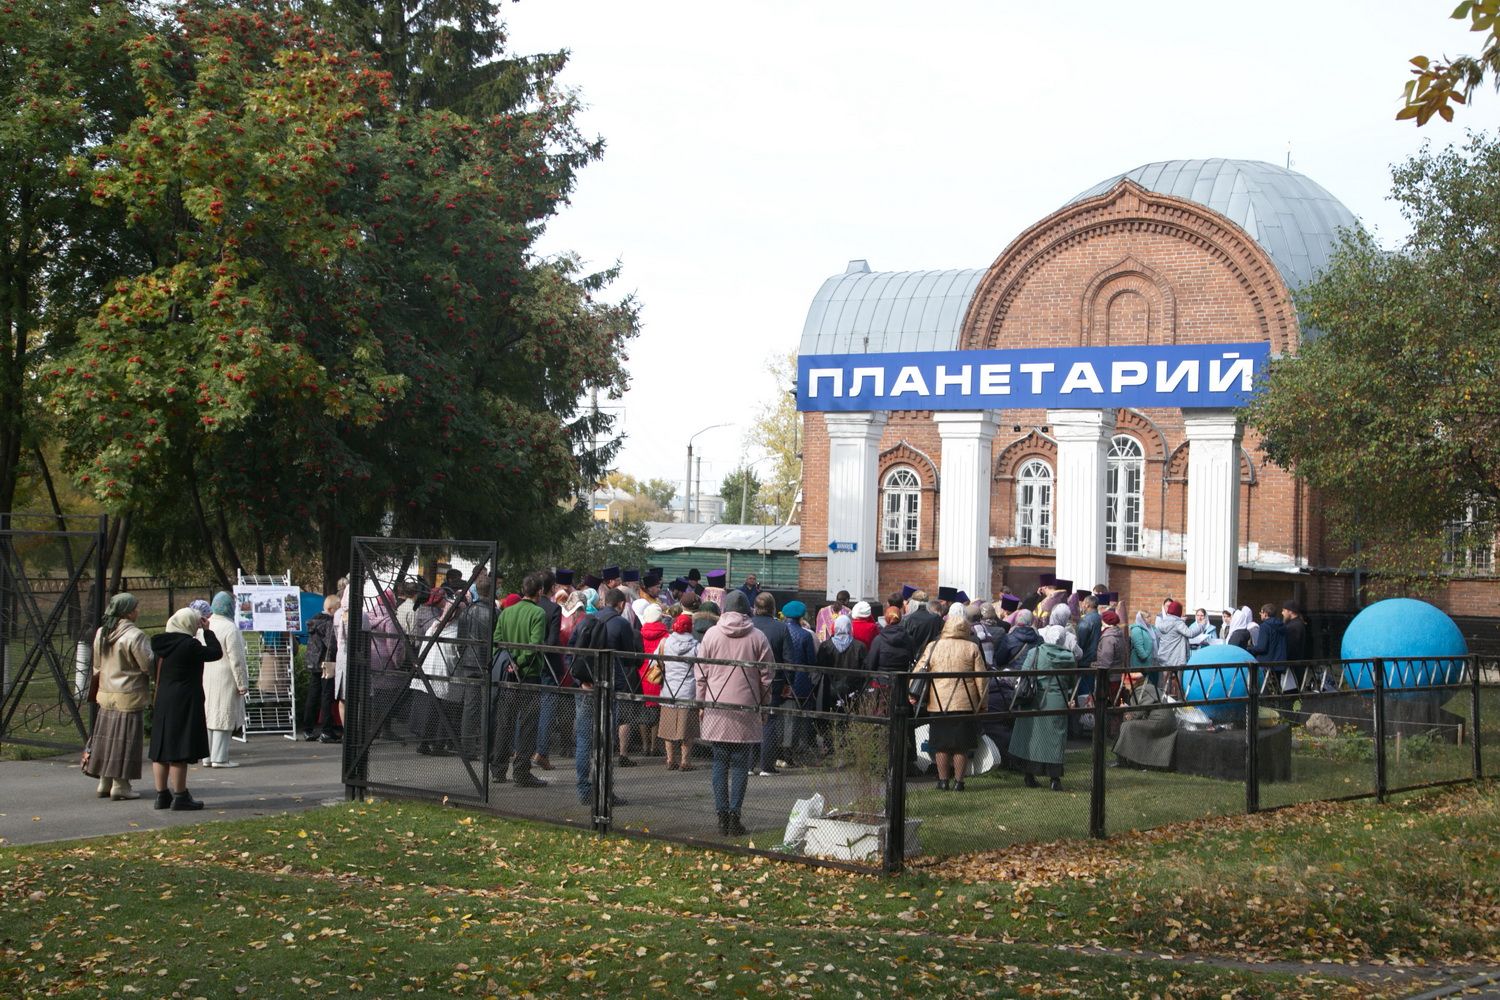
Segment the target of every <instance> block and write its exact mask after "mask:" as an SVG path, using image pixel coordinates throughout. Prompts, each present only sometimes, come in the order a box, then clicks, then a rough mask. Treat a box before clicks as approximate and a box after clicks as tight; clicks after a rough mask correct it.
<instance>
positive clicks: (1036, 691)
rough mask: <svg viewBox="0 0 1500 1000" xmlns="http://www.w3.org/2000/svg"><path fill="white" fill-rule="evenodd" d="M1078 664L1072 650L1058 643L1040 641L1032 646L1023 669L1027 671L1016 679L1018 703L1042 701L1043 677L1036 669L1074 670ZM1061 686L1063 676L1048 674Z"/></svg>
mask: <svg viewBox="0 0 1500 1000" xmlns="http://www.w3.org/2000/svg"><path fill="white" fill-rule="evenodd" d="M1077 666H1078V661H1076V660H1075V659H1074V658H1073V653H1072V651H1071V650H1069V649H1066V648H1064V647H1062V646H1059V645H1057V644H1056V643H1051V642H1039V643H1037V644H1036V645H1034V646H1032V647H1031V652H1029V653H1027V654H1026V662H1025V664H1023V666H1022V669H1023V670H1025V671H1026V673H1024V674H1022V675H1021V676H1020V677H1019V678H1017V679H1016V701H1017V703H1024V704H1028V705H1029V704H1031V703H1032V702H1036V701H1040V700H1041V697H1042V680H1043V678H1042V677H1038V676H1037V675H1036V673H1035V672H1036V671H1047V670H1072V669H1073V668H1075V667H1077ZM1048 676H1050V677H1051V678H1052V679H1054V680H1056V681H1057V682H1058V685H1059V686H1061V684H1062V678H1060V677H1058V676H1057V675H1056V674H1051V675H1048Z"/></svg>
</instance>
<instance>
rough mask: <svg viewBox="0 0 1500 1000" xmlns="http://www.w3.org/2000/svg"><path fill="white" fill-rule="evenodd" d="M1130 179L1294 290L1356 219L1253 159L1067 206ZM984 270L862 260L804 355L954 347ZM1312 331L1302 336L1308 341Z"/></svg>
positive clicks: (816, 306)
mask: <svg viewBox="0 0 1500 1000" xmlns="http://www.w3.org/2000/svg"><path fill="white" fill-rule="evenodd" d="M1126 178H1128V179H1130V180H1131V181H1134V182H1135V183H1136V184H1139V185H1140V186H1141V187H1143V188H1145V189H1146V190H1148V191H1154V192H1156V193H1158V194H1165V195H1171V196H1173V197H1176V198H1184V199H1186V200H1188V201H1194V202H1197V203H1198V204H1200V205H1203V206H1205V207H1207V208H1210V209H1212V210H1213V211H1215V212H1217V213H1219V214H1220V215H1222V216H1224V217H1225V218H1227V219H1229V220H1230V221H1232V222H1234V223H1235V224H1236V225H1238V226H1239V227H1240V228H1241V229H1243V230H1245V232H1246V233H1248V234H1249V236H1250V238H1251V239H1253V240H1255V242H1256V243H1258V244H1259V245H1260V246H1261V247H1262V248H1263V249H1264V250H1265V251H1266V253H1267V254H1268V255H1269V256H1270V257H1271V260H1272V262H1274V263H1275V265H1276V268H1277V270H1278V271H1280V272H1281V277H1282V280H1284V281H1285V282H1286V283H1287V286H1288V287H1289V288H1291V289H1294V290H1295V289H1297V288H1300V287H1301V286H1302V285H1305V284H1307V283H1308V282H1309V281H1311V280H1312V279H1313V278H1314V277H1316V276H1317V274H1318V272H1319V271H1321V270H1322V269H1323V268H1325V267H1327V265H1328V259H1329V257H1330V256H1331V255H1332V253H1333V250H1334V247H1335V246H1337V244H1338V231H1339V229H1341V228H1344V227H1353V226H1357V225H1359V220H1357V219H1356V218H1355V217H1354V213H1352V212H1350V211H1349V210H1348V209H1347V208H1345V207H1344V205H1343V203H1341V202H1340V201H1339V200H1338V199H1337V198H1335V197H1333V195H1331V194H1329V193H1328V192H1327V191H1325V190H1324V189H1323V188H1322V187H1321V186H1320V185H1318V184H1317V183H1316V182H1315V181H1313V180H1311V179H1310V178H1308V177H1305V176H1303V175H1302V174H1299V173H1297V172H1295V171H1292V170H1287V169H1285V168H1283V167H1278V166H1276V165H1275V164H1272V163H1263V162H1261V161H1259V160H1221V159H1220V160H1164V161H1162V162H1159V163H1147V164H1143V165H1142V166H1139V167H1136V168H1135V169H1134V170H1129V171H1126V172H1125V173H1123V174H1116V175H1115V176H1113V177H1110V178H1108V179H1107V180H1102V181H1100V182H1099V183H1098V184H1095V185H1094V186H1093V187H1091V188H1089V189H1088V190H1086V191H1083V192H1081V193H1079V194H1077V195H1075V196H1074V197H1073V198H1071V199H1069V201H1068V202H1067V204H1069V205H1072V204H1074V203H1076V202H1079V201H1082V200H1084V199H1086V198H1093V197H1097V196H1098V195H1102V194H1105V193H1107V192H1108V191H1110V190H1111V189H1112V188H1114V186H1115V185H1116V184H1118V183H1120V181H1121V180H1124V179H1126ZM986 270H987V269H986V268H968V269H962V270H949V271H871V270H870V265H869V264H868V263H866V262H865V261H863V260H853V261H850V262H849V267H848V269H847V270H846V271H845V272H844V273H843V274H838V275H835V276H833V277H831V278H829V279H828V280H827V281H825V282H823V287H822V288H820V289H818V293H817V295H815V296H813V301H812V306H811V308H809V309H808V311H807V322H806V323H805V324H803V327H802V342H801V344H800V346H799V348H798V351H799V353H801V354H875V353H883V352H888V351H952V350H957V348H958V338H959V328H960V327H961V326H962V325H963V320H964V314H965V313H966V312H967V311H968V308H969V300H970V299H972V298H973V297H974V290H975V289H976V288H977V287H978V286H979V282H980V279H982V278H983V277H984V275H985V272H986ZM1313 333H1314V331H1311V330H1304V331H1303V334H1304V336H1307V335H1310V334H1313Z"/></svg>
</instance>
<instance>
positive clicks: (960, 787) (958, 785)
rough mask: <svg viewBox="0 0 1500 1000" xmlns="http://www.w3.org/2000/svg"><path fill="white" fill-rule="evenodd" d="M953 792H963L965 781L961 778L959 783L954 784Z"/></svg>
mask: <svg viewBox="0 0 1500 1000" xmlns="http://www.w3.org/2000/svg"><path fill="white" fill-rule="evenodd" d="M953 790H954V791H955V792H961V791H963V790H964V783H963V779H962V778H960V779H959V780H958V781H955V782H954V783H953Z"/></svg>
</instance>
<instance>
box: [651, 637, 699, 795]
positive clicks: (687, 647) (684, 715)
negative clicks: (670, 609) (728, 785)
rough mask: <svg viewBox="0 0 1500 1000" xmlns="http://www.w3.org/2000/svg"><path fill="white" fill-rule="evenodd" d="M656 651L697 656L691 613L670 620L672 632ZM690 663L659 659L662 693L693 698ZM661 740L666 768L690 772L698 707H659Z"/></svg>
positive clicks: (663, 653)
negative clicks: (664, 746) (665, 754)
mask: <svg viewBox="0 0 1500 1000" xmlns="http://www.w3.org/2000/svg"><path fill="white" fill-rule="evenodd" d="M657 652H659V653H661V654H662V655H663V656H697V655H698V640H697V638H696V637H694V635H693V616H692V615H690V614H687V613H686V612H684V613H683V614H680V615H678V616H677V617H676V618H674V619H672V632H671V634H670V635H668V636H667V637H666V638H665V639H663V640H662V643H661V645H660V646H659V647H658V648H657ZM693 673H694V671H693V664H692V663H690V662H688V661H686V660H665V661H663V662H662V682H661V693H662V695H663V696H664V697H666V698H670V699H677V700H679V701H692V700H693V699H694V698H695V697H697V695H696V690H697V687H696V685H695V684H694V683H693V679H694V678H693ZM660 735H661V740H662V742H663V743H665V744H666V745H667V770H669V771H691V770H693V767H692V765H691V764H690V763H688V761H689V758H691V756H692V753H693V741H694V740H696V739H697V738H698V708H697V706H695V705H682V704H675V703H672V702H668V703H666V704H663V705H662V706H661V732H660Z"/></svg>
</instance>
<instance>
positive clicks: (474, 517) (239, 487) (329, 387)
mask: <svg viewBox="0 0 1500 1000" xmlns="http://www.w3.org/2000/svg"><path fill="white" fill-rule="evenodd" d="M482 6H487V5H482ZM321 12H322V10H321V8H318V7H313V6H307V7H306V8H305V9H300V10H299V9H296V8H291V9H289V8H282V7H275V6H272V5H269V4H267V5H260V4H247V5H244V6H242V7H238V8H225V7H222V6H218V5H213V4H200V3H196V2H195V3H186V4H183V5H180V6H178V7H177V8H175V9H174V10H172V11H171V17H170V20H169V21H167V22H165V23H162V24H158V25H144V26H143V30H141V31H140V32H139V34H137V35H136V36H134V37H132V38H131V39H130V40H129V41H128V43H126V50H127V53H128V59H129V65H130V68H131V72H132V74H133V78H134V83H135V86H136V87H137V88H138V90H139V95H140V112H139V114H138V115H137V116H136V117H135V118H134V119H133V120H132V121H130V122H129V123H128V125H127V126H126V127H124V128H122V129H121V130H120V131H119V133H118V134H116V135H113V136H111V137H109V138H107V139H105V140H104V141H102V142H100V143H99V144H98V145H97V147H96V148H95V149H94V150H93V151H92V156H91V157H90V158H89V159H88V160H86V161H80V163H79V164H78V170H79V171H80V172H81V174H82V175H84V176H85V177H86V183H87V185H88V186H89V191H90V195H91V197H92V199H93V200H94V202H95V203H96V204H97V205H99V206H100V207H101V208H104V207H118V208H120V209H122V210H123V211H124V213H125V216H126V218H127V220H128V223H129V225H130V226H131V227H132V229H133V230H134V231H136V232H137V233H142V234H145V235H146V237H147V239H148V241H149V243H150V246H151V247H152V254H151V256H152V266H150V267H149V268H143V269H141V270H139V271H138V272H137V273H129V274H122V275H120V276H119V277H118V279H117V280H115V281H114V282H113V283H112V286H111V294H109V295H108V297H107V298H106V299H105V300H104V302H103V303H102V307H101V308H100V309H99V311H98V314H97V316H94V317H92V318H91V319H89V320H87V321H85V322H84V323H83V325H82V326H81V328H80V336H79V339H78V343H77V346H76V348H75V349H74V350H72V351H71V352H70V353H69V354H68V355H67V356H66V357H63V358H61V359H59V361H58V362H57V363H56V364H55V365H53V366H51V367H50V368H48V370H46V371H45V372H44V373H43V376H44V378H43V385H45V387H46V403H47V405H48V406H49V407H50V408H51V410H52V411H53V413H54V414H55V415H56V416H57V418H58V419H59V421H60V427H61V430H62V433H63V435H64V438H65V441H66V446H67V450H66V455H67V458H68V461H69V464H70V467H71V468H72V469H73V471H74V472H75V474H76V477H77V479H78V481H79V482H80V483H82V484H85V485H86V486H87V487H88V488H89V489H90V490H91V491H92V493H93V495H94V496H96V497H97V498H98V499H99V500H101V501H102V502H104V503H105V504H106V505H108V506H109V507H110V508H111V509H114V510H117V511H127V510H128V511H131V512H133V513H134V515H135V517H136V519H137V523H139V524H143V525H144V527H143V528H142V529H141V533H140V534H139V535H138V536H137V537H138V538H140V539H142V540H143V541H144V543H145V544H146V546H147V547H148V549H149V550H151V551H154V552H155V553H156V554H157V555H158V556H159V557H160V558H162V559H169V558H171V557H173V556H187V555H190V554H191V552H192V550H193V549H195V548H198V549H200V551H201V550H206V551H207V553H208V554H209V555H211V556H213V557H214V558H215V562H216V565H217V566H218V567H219V568H220V570H221V572H222V571H223V570H224V569H227V567H228V566H230V565H231V564H234V563H238V564H241V565H246V564H248V562H249V560H246V559H241V558H240V555H239V549H240V548H241V547H245V546H249V547H253V549H254V550H255V552H256V554H257V555H256V561H257V562H263V561H264V560H265V559H266V558H267V555H266V553H267V552H268V551H269V553H270V555H271V558H275V557H276V556H278V555H281V556H285V555H287V554H290V553H295V552H298V551H308V550H311V551H313V552H314V553H315V554H319V555H322V556H323V557H324V562H325V564H329V565H331V564H333V563H336V562H339V561H340V560H341V556H342V555H343V554H344V553H346V552H347V539H348V536H349V535H350V534H352V533H370V534H373V533H378V532H379V531H381V530H382V529H387V530H395V531H398V532H403V533H411V534H433V533H439V532H450V533H457V534H468V535H478V536H480V537H499V538H501V539H502V541H505V542H507V543H509V544H511V545H512V546H515V547H519V548H524V547H525V546H526V545H527V544H534V535H535V530H534V529H535V527H536V526H537V525H538V524H547V523H551V522H555V521H556V520H557V519H558V518H559V517H561V516H562V515H561V514H560V512H559V507H558V501H559V500H560V499H563V498H566V497H567V496H568V495H570V494H571V493H573V492H574V491H576V489H577V488H578V487H579V485H580V483H581V482H583V481H584V480H585V479H587V478H589V477H591V476H592V475H593V474H594V471H595V468H596V467H597V465H598V463H599V462H600V461H601V460H602V458H603V457H604V455H603V454H602V453H600V454H591V453H590V449H589V445H590V442H591V441H592V440H593V439H594V438H595V437H596V436H597V435H598V432H599V431H600V430H601V429H602V426H601V423H600V421H599V420H598V418H597V417H595V416H593V415H591V414H590V412H589V411H588V410H586V409H583V408H581V407H580V403H581V401H582V400H583V399H584V398H586V396H587V395H588V394H590V393H591V392H592V391H594V390H597V391H599V392H601V393H603V394H605V395H606V396H608V395H610V394H615V393H618V392H619V391H620V390H621V389H622V388H623V383H624V373H623V369H622V367H621V362H622V360H623V359H622V354H621V347H622V344H623V343H624V341H625V340H626V339H627V338H628V337H629V336H630V335H631V334H632V333H633V330H634V323H635V318H634V309H633V306H632V305H631V304H630V303H629V302H628V301H626V302H625V303H623V304H618V305H608V304H601V303H599V302H596V301H595V295H596V294H597V293H599V292H600V291H601V290H602V289H603V287H604V286H605V285H606V283H607V282H608V280H609V279H610V278H611V277H612V274H611V273H605V274H599V275H587V274H584V273H582V272H581V270H580V267H579V265H578V263H577V262H576V261H574V260H572V259H570V258H566V257H564V258H560V259H544V258H541V257H540V256H539V255H538V254H537V253H536V252H535V249H534V243H535V241H536V238H537V236H538V235H539V234H540V232H541V230H542V226H543V224H544V222H545V220H546V219H547V218H548V217H549V216H551V215H552V214H553V213H554V212H555V211H556V210H557V209H558V208H559V206H560V205H561V204H562V203H563V202H564V201H565V200H566V198H567V195H568V193H569V191H570V190H571V188H572V185H573V183H574V178H575V173H576V171H577V169H578V168H580V167H581V166H583V165H584V164H585V163H587V162H588V161H590V160H592V159H594V158H596V157H597V156H598V155H599V154H600V152H601V149H602V146H601V144H600V143H599V142H598V141H589V140H586V139H584V138H583V137H582V136H581V135H580V134H579V133H578V131H577V129H576V127H575V125H574V117H575V114H576V110H577V107H576V103H575V101H574V99H573V98H572V97H571V96H570V95H569V94H567V93H566V92H564V91H562V90H560V89H559V88H558V87H557V86H556V85H555V82H554V80H553V77H554V75H555V73H556V71H557V70H559V69H560V68H561V65H562V64H561V60H560V59H557V60H550V61H544V62H541V63H536V62H522V63H520V64H518V65H520V66H521V67H523V68H524V71H523V72H518V73H516V74H515V77H516V79H517V84H516V86H513V87H511V88H509V89H508V93H506V95H505V96H504V97H503V98H497V99H495V100H493V101H491V102H490V104H491V106H490V107H489V108H488V109H487V110H486V111H485V112H484V113H478V112H475V111H472V110H471V111H470V112H469V113H467V114H461V113H459V112H457V111H454V110H451V109H448V108H443V107H433V106H422V107H416V106H412V102H411V101H410V100H409V97H410V95H409V94H406V93H403V92H401V90H400V89H399V88H398V87H396V86H395V85H394V84H393V79H397V78H401V79H408V78H409V75H403V74H393V72H392V71H391V69H390V68H389V66H388V65H387V63H388V61H389V60H388V59H386V58H383V57H382V55H381V54H380V53H378V52H372V51H369V50H367V49H364V48H362V47H361V46H360V45H359V44H357V42H358V39H354V38H351V37H349V34H350V33H349V32H341V31H338V30H334V28H332V27H330V26H329V25H331V24H334V23H336V22H335V19H333V18H331V17H324V18H321V19H320V16H319V15H320V13H321ZM323 21H327V22H329V25H325V24H324V23H322V22H323ZM145 28H149V29H150V30H144V29H145ZM185 514H186V515H188V516H190V517H191V518H192V519H193V520H195V521H196V522H197V530H196V532H195V534H196V537H195V538H193V539H192V540H191V543H190V544H187V545H184V544H183V541H182V539H183V534H184V533H183V532H182V531H181V530H180V529H179V530H175V531H173V530H163V529H162V527H161V526H164V525H166V524H169V523H172V524H179V525H180V524H181V518H182V517H183V515H185ZM174 517H175V518H176V519H177V520H176V521H175V522H174V521H172V518H174ZM528 522H529V523H530V524H531V526H532V527H531V530H528V529H527V528H526V527H525V526H526V525H527V524H528ZM153 526H155V527H153ZM327 572H328V573H329V574H330V575H336V574H334V573H333V570H332V569H329V570H327Z"/></svg>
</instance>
